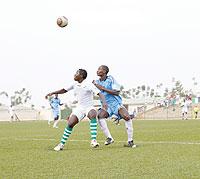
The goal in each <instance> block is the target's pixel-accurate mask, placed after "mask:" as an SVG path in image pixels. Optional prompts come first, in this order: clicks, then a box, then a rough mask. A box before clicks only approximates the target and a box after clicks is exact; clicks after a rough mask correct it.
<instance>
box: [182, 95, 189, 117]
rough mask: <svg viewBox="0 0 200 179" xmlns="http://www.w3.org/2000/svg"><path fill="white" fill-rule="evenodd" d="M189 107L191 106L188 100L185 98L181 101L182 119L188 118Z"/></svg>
mask: <svg viewBox="0 0 200 179" xmlns="http://www.w3.org/2000/svg"><path fill="white" fill-rule="evenodd" d="M188 107H189V103H188V101H186V100H185V99H184V100H183V102H182V103H181V108H182V109H181V112H182V119H183V120H184V119H185V120H187V113H188Z"/></svg>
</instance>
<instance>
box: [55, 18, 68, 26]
mask: <svg viewBox="0 0 200 179" xmlns="http://www.w3.org/2000/svg"><path fill="white" fill-rule="evenodd" d="M57 25H58V26H59V27H66V26H67V25H68V19H67V18H66V17H65V16H60V17H59V18H58V19H57Z"/></svg>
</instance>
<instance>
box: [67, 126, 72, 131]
mask: <svg viewBox="0 0 200 179" xmlns="http://www.w3.org/2000/svg"><path fill="white" fill-rule="evenodd" d="M65 129H67V130H68V131H72V129H73V128H71V127H69V126H67V127H66V128H65Z"/></svg>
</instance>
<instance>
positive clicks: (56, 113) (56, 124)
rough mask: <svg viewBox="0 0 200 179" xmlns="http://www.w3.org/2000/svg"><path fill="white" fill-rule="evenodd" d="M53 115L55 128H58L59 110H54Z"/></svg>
mask: <svg viewBox="0 0 200 179" xmlns="http://www.w3.org/2000/svg"><path fill="white" fill-rule="evenodd" d="M53 117H54V124H53V128H58V122H59V111H58V110H54V111H53Z"/></svg>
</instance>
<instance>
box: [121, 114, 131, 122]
mask: <svg viewBox="0 0 200 179" xmlns="http://www.w3.org/2000/svg"><path fill="white" fill-rule="evenodd" d="M123 118H124V120H125V121H129V120H130V119H131V117H130V116H129V115H125V116H124V117H123Z"/></svg>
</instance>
